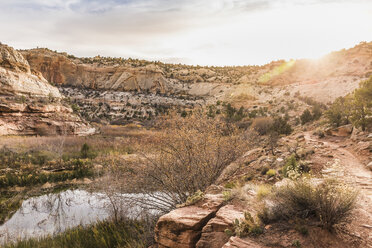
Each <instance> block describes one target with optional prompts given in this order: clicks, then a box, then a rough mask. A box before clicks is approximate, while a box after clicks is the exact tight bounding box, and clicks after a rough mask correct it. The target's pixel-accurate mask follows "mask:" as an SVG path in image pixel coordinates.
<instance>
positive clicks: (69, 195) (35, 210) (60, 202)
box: [0, 190, 110, 243]
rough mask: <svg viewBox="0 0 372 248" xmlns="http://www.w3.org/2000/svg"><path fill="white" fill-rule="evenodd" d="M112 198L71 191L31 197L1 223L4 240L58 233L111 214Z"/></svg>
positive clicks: (1, 236) (0, 236)
mask: <svg viewBox="0 0 372 248" xmlns="http://www.w3.org/2000/svg"><path fill="white" fill-rule="evenodd" d="M107 203H108V199H107V198H106V197H105V195H103V194H101V193H89V192H87V191H84V190H67V191H64V192H61V193H58V194H48V195H43V196H39V197H34V198H30V199H28V200H26V201H24V202H23V203H22V206H21V208H20V209H18V211H17V212H16V213H15V214H14V215H13V216H12V217H11V218H10V219H9V220H8V221H7V222H5V223H4V224H3V225H2V226H0V243H4V242H9V241H14V240H18V239H24V238H27V237H38V236H43V235H47V234H55V233H59V232H62V231H64V230H66V229H67V228H71V227H74V226H77V225H79V224H82V225H86V224H89V223H92V222H95V221H97V220H103V219H106V218H108V217H109V216H110V208H108V206H107Z"/></svg>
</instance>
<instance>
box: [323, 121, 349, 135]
mask: <svg viewBox="0 0 372 248" xmlns="http://www.w3.org/2000/svg"><path fill="white" fill-rule="evenodd" d="M352 132H353V125H351V124H348V125H344V126H341V127H337V128H331V129H328V130H327V131H326V133H327V134H328V135H332V136H336V137H348V136H350V135H351V133H352Z"/></svg>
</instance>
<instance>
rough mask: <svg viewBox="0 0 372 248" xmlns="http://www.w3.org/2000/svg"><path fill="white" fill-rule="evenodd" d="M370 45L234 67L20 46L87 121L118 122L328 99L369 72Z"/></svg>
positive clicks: (371, 65)
mask: <svg viewBox="0 0 372 248" xmlns="http://www.w3.org/2000/svg"><path fill="white" fill-rule="evenodd" d="M371 50H372V42H369V43H360V44H359V45H357V46H355V47H353V48H351V49H348V50H342V51H338V52H333V53H331V54H329V55H327V56H325V57H323V58H321V59H319V60H308V59H302V60H296V61H287V62H286V61H276V62H272V63H270V64H267V65H263V66H237V67H201V66H187V65H180V64H178V65H176V64H164V63H161V62H149V61H144V60H134V59H122V58H110V57H107V58H106V57H100V56H96V57H94V58H76V57H74V56H72V55H68V54H66V53H57V52H53V51H51V50H49V49H43V48H39V49H31V50H22V51H20V52H21V53H22V54H23V56H24V57H25V58H26V59H27V61H28V62H29V64H30V66H31V68H32V69H34V70H35V71H40V72H41V73H42V75H43V76H44V77H45V78H46V79H47V80H48V81H49V82H51V83H52V84H54V85H55V86H57V87H59V88H60V90H61V92H63V94H64V95H65V96H66V97H69V98H70V99H71V100H72V102H74V103H75V104H77V105H78V106H79V107H80V109H81V110H82V111H81V112H82V114H83V116H84V118H86V120H88V121H92V120H93V121H99V122H100V121H103V122H105V123H118V124H120V123H121V124H125V123H127V122H128V121H129V120H140V121H143V120H146V119H151V118H152V117H153V116H156V115H158V114H161V113H163V112H164V111H167V109H170V108H173V107H176V108H177V109H190V108H193V107H194V106H202V105H208V104H214V103H216V102H217V101H218V100H219V101H228V102H231V103H232V104H235V105H237V106H238V107H239V106H240V105H242V104H243V105H244V106H248V107H249V106H254V105H260V104H261V105H262V104H266V103H267V101H269V100H270V99H272V98H273V96H274V97H279V98H280V97H281V96H283V95H284V94H285V93H286V92H289V93H290V94H291V95H294V94H295V93H297V92H299V93H300V94H301V95H303V96H307V97H313V98H314V99H316V100H317V101H320V102H323V103H328V102H331V101H333V100H334V99H336V98H337V97H339V96H344V95H346V94H348V93H349V92H351V91H353V90H354V89H356V88H357V87H358V85H359V82H360V81H362V80H364V79H366V78H368V76H369V75H371V73H372V52H371ZM142 103H143V104H142ZM97 104H98V106H97Z"/></svg>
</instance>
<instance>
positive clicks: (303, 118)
mask: <svg viewBox="0 0 372 248" xmlns="http://www.w3.org/2000/svg"><path fill="white" fill-rule="evenodd" d="M300 119H301V124H302V125H305V124H306V123H308V122H310V121H312V120H313V116H312V115H311V113H310V110H308V109H305V111H304V112H303V113H302V114H301V116H300Z"/></svg>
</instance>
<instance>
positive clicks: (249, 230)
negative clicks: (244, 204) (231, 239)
mask: <svg viewBox="0 0 372 248" xmlns="http://www.w3.org/2000/svg"><path fill="white" fill-rule="evenodd" d="M225 233H226V234H227V235H229V236H234V235H236V236H238V237H246V236H248V235H253V236H257V235H260V234H262V233H263V228H262V225H261V223H260V220H259V219H258V218H256V219H254V218H253V217H252V215H251V214H250V213H249V212H244V219H243V220H238V219H235V221H234V223H233V230H230V229H226V230H225Z"/></svg>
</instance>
